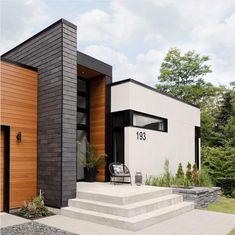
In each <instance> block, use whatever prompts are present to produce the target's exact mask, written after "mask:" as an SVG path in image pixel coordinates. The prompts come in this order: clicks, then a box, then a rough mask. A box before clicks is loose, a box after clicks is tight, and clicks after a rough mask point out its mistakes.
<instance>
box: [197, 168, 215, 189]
mask: <svg viewBox="0 0 235 235" xmlns="http://www.w3.org/2000/svg"><path fill="white" fill-rule="evenodd" d="M198 186H200V187H212V186H213V183H212V180H211V178H210V175H209V173H208V170H207V169H206V168H202V169H201V170H200V171H198Z"/></svg>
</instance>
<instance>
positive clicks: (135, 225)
mask: <svg viewBox="0 0 235 235" xmlns="http://www.w3.org/2000/svg"><path fill="white" fill-rule="evenodd" d="M193 208H194V204H193V203H191V202H180V203H178V204H175V205H171V206H168V207H165V208H161V209H159V210H154V211H151V212H148V213H144V214H141V215H137V216H133V217H123V216H117V215H112V214H106V213H101V212H96V211H91V210H85V209H81V208H75V207H65V208H62V209H61V214H62V215H64V216H68V217H72V218H76V219H80V220H87V221H90V222H94V223H98V224H103V225H108V226H112V227H117V228H121V229H127V230H131V231H137V230H140V229H143V228H145V227H147V226H150V225H153V224H156V223H159V222H161V221H163V220H167V219H170V218H172V217H174V216H177V215H179V214H182V213H185V212H188V211H190V210H192V209H193Z"/></svg>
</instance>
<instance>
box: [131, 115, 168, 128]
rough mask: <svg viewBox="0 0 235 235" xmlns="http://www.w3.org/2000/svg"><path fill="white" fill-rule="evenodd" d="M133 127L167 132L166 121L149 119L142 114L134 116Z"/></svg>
mask: <svg viewBox="0 0 235 235" xmlns="http://www.w3.org/2000/svg"><path fill="white" fill-rule="evenodd" d="M133 125H134V126H139V127H144V128H146V129H151V130H157V131H166V121H165V120H164V119H161V118H154V117H147V116H145V115H140V114H134V116H133Z"/></svg>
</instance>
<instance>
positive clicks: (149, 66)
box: [85, 45, 164, 86]
mask: <svg viewBox="0 0 235 235" xmlns="http://www.w3.org/2000/svg"><path fill="white" fill-rule="evenodd" d="M85 53H87V54H89V55H92V56H94V57H95V58H97V59H100V60H102V61H104V62H106V63H108V64H111V65H113V80H114V81H118V80H122V79H126V78H133V79H135V80H138V81H141V82H144V83H146V84H148V85H151V86H154V84H155V83H156V82H157V74H158V68H159V66H160V63H161V61H162V59H163V57H164V54H163V53H162V52H160V51H157V50H149V51H147V52H146V53H140V54H138V55H137V56H136V58H135V61H134V62H133V63H131V62H130V61H129V60H128V57H127V56H126V55H125V54H124V53H122V52H119V51H116V50H114V49H112V48H110V47H105V46H98V45H91V46H89V47H87V48H86V49H85Z"/></svg>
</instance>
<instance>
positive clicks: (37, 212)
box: [17, 194, 52, 219]
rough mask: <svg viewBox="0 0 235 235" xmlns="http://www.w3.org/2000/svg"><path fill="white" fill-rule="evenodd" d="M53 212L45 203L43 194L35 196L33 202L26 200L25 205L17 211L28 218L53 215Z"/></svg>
mask: <svg viewBox="0 0 235 235" xmlns="http://www.w3.org/2000/svg"><path fill="white" fill-rule="evenodd" d="M51 214H52V213H51V212H49V211H48V209H47V208H46V207H45V205H44V197H43V195H42V194H40V195H38V196H36V197H34V198H33V199H32V201H31V202H29V203H27V202H24V203H23V206H22V207H21V208H20V210H19V211H18V212H17V215H19V216H22V217H24V218H27V219H35V218H40V217H43V216H48V215H51Z"/></svg>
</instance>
